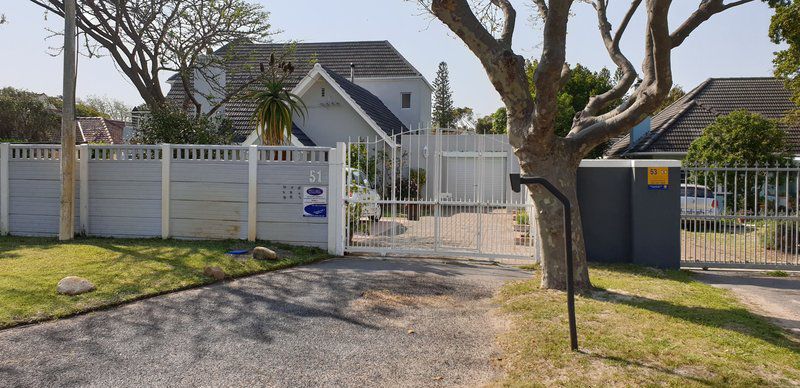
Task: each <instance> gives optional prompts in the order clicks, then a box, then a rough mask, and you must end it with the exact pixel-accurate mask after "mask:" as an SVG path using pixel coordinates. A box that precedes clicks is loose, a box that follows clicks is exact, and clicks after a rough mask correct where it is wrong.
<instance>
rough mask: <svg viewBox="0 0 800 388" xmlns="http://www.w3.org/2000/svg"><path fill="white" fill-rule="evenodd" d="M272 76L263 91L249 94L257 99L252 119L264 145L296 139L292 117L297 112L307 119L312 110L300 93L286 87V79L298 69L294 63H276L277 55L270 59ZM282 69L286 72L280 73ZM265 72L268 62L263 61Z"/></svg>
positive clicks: (262, 70)
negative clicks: (295, 68) (293, 132)
mask: <svg viewBox="0 0 800 388" xmlns="http://www.w3.org/2000/svg"><path fill="white" fill-rule="evenodd" d="M269 67H270V73H271V74H270V77H269V78H268V79H267V82H266V84H265V85H264V86H265V87H264V89H263V90H258V91H254V92H252V93H250V94H248V97H247V98H248V99H250V100H252V101H255V103H256V109H255V112H253V117H252V120H253V122H254V123H255V124H256V131H258V135H259V136H260V137H261V141H262V143H263V144H264V145H284V144H288V143H289V141H291V139H292V120H293V117H294V115H299V116H300V117H302V118H303V119H305V116H306V113H307V111H308V109H307V108H306V104H305V103H304V102H303V100H301V99H300V97H299V96H297V95H296V94H294V93H292V92H290V91H288V90H286V84H285V81H286V78H287V77H288V76H289V75H291V74H292V72H293V71H294V66H292V64H291V63H290V62H281V63H280V64H279V65H278V66H275V55H274V54H271V55H270V58H269ZM278 70H280V72H281V73H282V74H281V75H280V76H278ZM261 72H262V73H263V72H264V64H263V63H262V64H261Z"/></svg>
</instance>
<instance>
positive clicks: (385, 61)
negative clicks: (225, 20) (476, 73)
mask: <svg viewBox="0 0 800 388" xmlns="http://www.w3.org/2000/svg"><path fill="white" fill-rule="evenodd" d="M291 47H294V51H293V52H292V53H291V54H289V55H288V56H287V57H286V59H288V60H289V61H291V62H292V64H293V65H294V67H295V71H294V73H293V74H292V75H291V76H290V77H288V78H287V80H286V88H287V89H293V88H294V87H295V86H296V85H297V83H299V82H300V80H302V79H303V77H305V76H306V75H307V74H308V73H309V72H310V71H311V69H312V68H313V67H314V65H315V64H316V63H319V64H321V65H323V66H324V67H325V68H326V69H327V71H328V72H329V73H330V72H332V73H336V74H339V75H341V76H347V77H349V75H350V64H351V63H353V64H354V65H355V76H356V78H377V77H382V78H391V77H421V76H422V74H421V73H420V72H419V71H417V69H415V68H414V67H413V66H412V65H411V64H410V63H409V62H408V61H407V60H406V59H405V58H404V57H403V56H402V55H401V54H400V53H399V52H398V51H397V49H395V48H394V46H392V44H391V43H389V42H388V41H385V40H383V41H354V42H321V43H295V44H294V45H289V44H285V43H268V44H236V45H228V46H224V47H222V48H221V49H219V50H217V52H216V54H218V55H228V56H230V58H231V61H230V67H229V69H228V71H227V74H226V81H227V84H226V87H227V88H228V89H229V90H233V89H234V88H237V87H241V86H242V85H244V84H245V83H246V82H248V81H249V80H251V79H253V77H256V76H258V74H259V72H260V69H259V64H260V63H267V62H268V61H269V57H270V54H272V53H274V54H275V56H276V58H281V57H283V56H284V55H287V54H286V53H287V52H288V51H289V49H290V48H291ZM340 78H343V77H340ZM170 80H171V81H174V82H172V85H173V86H172V88H171V89H170V91H169V93H168V95H167V96H168V100H169V101H171V102H173V103H174V104H176V105H178V106H182V104H183V98H184V95H183V85H182V83H181V82H180V80H179V79H178V78H177V77H175V76H173V77H171V78H170ZM337 82H338V81H337ZM348 82H349V81H348ZM253 88H254V89H255V88H257V86H255V87H253ZM348 93H349V92H348ZM354 93H356V94H359V93H360V92H356V91H354ZM367 93H369V92H367ZM373 97H374V96H373ZM361 101H362V102H364V103H365V104H366V105H368V106H372V105H375V104H374V102H371V103H368V102H366V100H365V99H362V100H361ZM359 105H361V103H359ZM381 105H382V103H381ZM362 108H363V106H362ZM384 108H385V106H384ZM254 110H255V104H254V103H252V102H251V101H247V100H243V99H235V100H231V101H229V102H228V103H226V104H225V115H226V116H227V117H228V118H229V119H230V120H231V122H232V125H233V128H234V141H243V140H244V139H245V138H246V137H247V136H248V135H249V134H250V132H251V131H252V128H253V126H252V125H251V121H250V118H251V117H252V115H253V111H254ZM365 110H367V109H365ZM377 110H381V109H380V107H375V106H373V107H372V108H371V109H370V111H377ZM387 110H388V108H387ZM390 113H391V112H390ZM383 116H384V114H378V117H379V118H380V120H381V122H379V125H380V126H381V128H384V125H386V126H387V127H386V128H389V127H392V126H395V125H396V123H394V122H393V121H392V119H391V118H385V117H383ZM392 116H394V115H392ZM394 118H395V119H397V118H396V117H394ZM377 121H378V120H376V122H377ZM398 122H399V120H398ZM401 125H402V124H401ZM396 128H400V126H396ZM393 130H395V131H396V130H397V129H393ZM387 133H392V132H390V131H387Z"/></svg>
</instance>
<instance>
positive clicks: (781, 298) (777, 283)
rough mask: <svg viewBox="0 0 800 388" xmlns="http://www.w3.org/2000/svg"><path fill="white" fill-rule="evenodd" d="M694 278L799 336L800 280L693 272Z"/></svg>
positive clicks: (749, 273)
mask: <svg viewBox="0 0 800 388" xmlns="http://www.w3.org/2000/svg"><path fill="white" fill-rule="evenodd" d="M695 274H696V278H697V279H698V280H700V281H702V282H705V283H708V284H711V285H713V286H717V287H721V288H726V289H729V290H731V291H733V293H734V294H735V295H736V296H737V297H738V298H739V299H740V300H741V301H743V302H744V303H745V304H746V305H748V307H750V308H751V309H752V310H753V311H755V312H756V313H758V314H760V315H763V316H765V317H767V318H770V319H772V320H773V321H774V322H775V323H776V324H778V325H779V326H781V327H783V328H785V329H786V330H789V331H790V332H792V333H794V334H796V335H798V336H800V277H799V276H796V275H794V276H790V277H771V276H765V275H764V274H763V273H760V272H745V271H713V272H709V271H702V272H701V271H696V272H695Z"/></svg>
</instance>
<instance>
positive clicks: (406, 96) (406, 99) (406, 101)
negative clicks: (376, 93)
mask: <svg viewBox="0 0 800 388" xmlns="http://www.w3.org/2000/svg"><path fill="white" fill-rule="evenodd" d="M401 96H402V100H403V101H402V103H401V104H402V105H401V108H403V109H411V93H403V94H401Z"/></svg>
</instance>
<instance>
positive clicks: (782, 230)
mask: <svg viewBox="0 0 800 388" xmlns="http://www.w3.org/2000/svg"><path fill="white" fill-rule="evenodd" d="M760 231H761V233H760V234H759V238H760V239H761V241H762V242H763V243H764V244H765V245H766V247H767V249H779V250H781V251H783V252H794V251H795V250H796V249H798V248H797V237H798V233H800V227H798V226H795V223H794V222H790V221H776V222H767V223H766V225H764V226H763V228H760Z"/></svg>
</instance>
